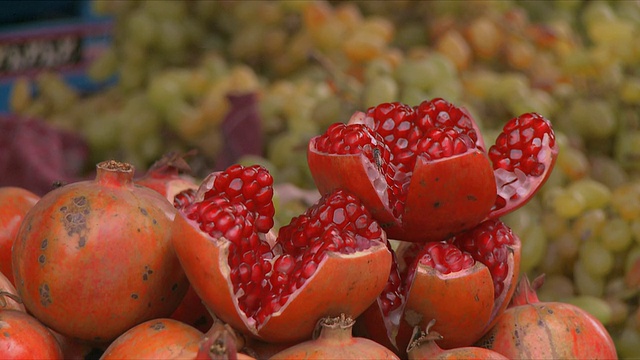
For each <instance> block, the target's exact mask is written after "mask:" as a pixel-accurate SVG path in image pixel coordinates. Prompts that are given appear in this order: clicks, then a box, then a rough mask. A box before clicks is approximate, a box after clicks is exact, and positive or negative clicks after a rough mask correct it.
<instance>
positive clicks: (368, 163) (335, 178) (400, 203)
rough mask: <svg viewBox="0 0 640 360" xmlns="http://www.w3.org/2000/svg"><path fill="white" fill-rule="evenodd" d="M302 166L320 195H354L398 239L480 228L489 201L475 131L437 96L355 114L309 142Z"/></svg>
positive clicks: (488, 172)
mask: <svg viewBox="0 0 640 360" xmlns="http://www.w3.org/2000/svg"><path fill="white" fill-rule="evenodd" d="M308 161H309V168H310V169H311V173H312V175H313V177H314V180H315V183H316V185H317V187H318V189H319V190H320V192H321V193H326V192H329V191H332V190H334V189H338V188H345V189H349V190H350V191H352V192H354V194H356V196H358V197H359V198H361V199H362V201H363V203H364V204H365V205H366V206H367V208H368V209H370V210H371V212H372V214H373V215H374V216H375V217H376V219H377V220H378V221H380V223H381V224H382V225H383V226H384V228H385V231H386V232H387V234H388V235H389V237H390V238H395V239H399V240H406V241H416V242H425V241H436V240H442V239H444V238H446V237H448V236H451V235H452V234H454V233H456V232H459V231H462V230H464V229H468V228H470V227H473V226H474V225H475V224H477V223H479V222H480V221H481V220H482V219H483V218H485V217H486V215H487V214H488V212H489V210H490V208H491V206H492V205H493V203H494V202H495V196H496V193H495V180H494V177H493V173H492V169H491V165H490V162H489V159H488V157H487V156H486V154H485V153H484V144H483V143H482V141H481V140H480V138H479V137H478V133H477V126H476V125H475V123H474V122H473V120H472V118H471V117H470V116H469V115H468V114H467V113H466V112H464V111H463V110H461V109H458V108H457V107H455V106H453V105H451V104H449V103H448V102H446V101H444V100H442V99H434V100H432V101H425V102H423V103H422V104H420V105H419V106H417V107H415V108H412V107H409V106H407V105H404V104H400V103H386V104H381V105H378V106H376V107H373V108H370V109H369V110H368V111H367V112H366V113H356V114H354V116H353V117H352V119H351V120H350V121H349V124H347V125H345V124H339V123H338V124H334V125H332V126H331V127H330V128H329V129H328V130H327V132H326V133H325V134H323V135H321V136H318V137H316V138H314V139H312V140H311V142H310V143H309V151H308ZM461 190H462V191H461ZM424 219H429V221H428V222H425V221H424Z"/></svg>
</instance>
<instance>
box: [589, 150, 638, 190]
mask: <svg viewBox="0 0 640 360" xmlns="http://www.w3.org/2000/svg"><path fill="white" fill-rule="evenodd" d="M589 161H590V163H591V169H590V173H589V174H590V176H591V178H592V179H594V180H595V181H598V182H600V183H602V184H604V185H605V186H607V187H608V188H609V189H615V188H617V187H619V186H621V185H622V184H624V183H626V182H627V181H628V177H629V176H628V175H627V173H626V172H625V171H624V169H623V168H622V167H621V166H620V164H618V163H616V162H615V161H614V160H613V159H611V158H609V157H605V156H602V155H596V156H593V157H591V158H590V159H589Z"/></svg>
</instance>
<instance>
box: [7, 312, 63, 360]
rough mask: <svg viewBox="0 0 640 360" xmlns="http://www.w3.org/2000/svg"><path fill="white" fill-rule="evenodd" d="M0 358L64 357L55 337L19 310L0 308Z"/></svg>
mask: <svg viewBox="0 0 640 360" xmlns="http://www.w3.org/2000/svg"><path fill="white" fill-rule="evenodd" d="M0 334H1V336H2V338H1V339H2V340H1V341H0V359H52V360H57V359H64V357H63V354H62V350H61V349H60V346H59V345H58V342H57V341H56V338H55V337H54V336H53V334H51V333H50V332H49V330H48V329H47V328H46V327H45V326H44V325H42V324H41V323H40V322H39V321H38V320H37V319H36V318H34V317H33V316H31V315H29V314H27V313H26V312H24V311H20V310H0Z"/></svg>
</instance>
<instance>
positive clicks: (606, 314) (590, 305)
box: [564, 295, 613, 326]
mask: <svg viewBox="0 0 640 360" xmlns="http://www.w3.org/2000/svg"><path fill="white" fill-rule="evenodd" d="M564 302H566V303H569V304H572V305H575V306H577V307H579V308H581V309H582V310H584V311H586V312H588V313H589V314H591V315H593V316H594V317H595V318H596V319H598V320H600V322H601V323H602V324H603V325H605V326H607V325H609V324H610V323H611V318H612V316H613V309H611V306H610V305H609V303H607V302H606V301H604V300H603V299H601V298H599V297H596V296H590V295H581V296H574V297H570V298H567V299H564Z"/></svg>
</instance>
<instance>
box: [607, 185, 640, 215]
mask: <svg viewBox="0 0 640 360" xmlns="http://www.w3.org/2000/svg"><path fill="white" fill-rule="evenodd" d="M611 207H612V208H613V210H614V211H615V212H616V213H617V214H618V215H620V217H621V218H623V219H625V220H628V221H632V220H635V219H640V182H629V183H626V184H623V185H621V186H618V187H617V188H615V189H614V190H613V193H612V194H611Z"/></svg>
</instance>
